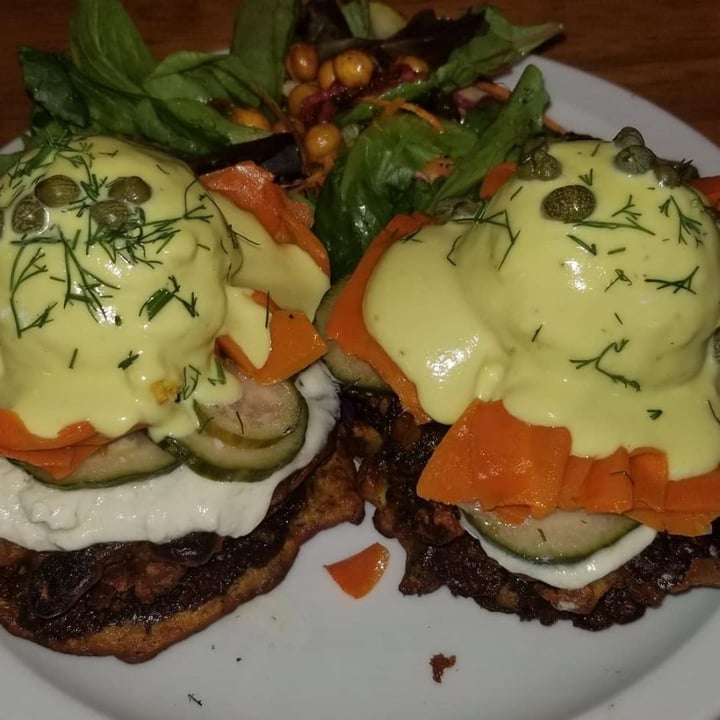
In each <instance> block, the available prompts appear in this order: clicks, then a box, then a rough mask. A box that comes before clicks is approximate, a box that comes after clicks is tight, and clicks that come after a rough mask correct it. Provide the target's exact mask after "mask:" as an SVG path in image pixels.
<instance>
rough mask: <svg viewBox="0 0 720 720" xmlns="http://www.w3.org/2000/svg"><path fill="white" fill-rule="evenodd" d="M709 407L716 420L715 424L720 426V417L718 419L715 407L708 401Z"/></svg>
mask: <svg viewBox="0 0 720 720" xmlns="http://www.w3.org/2000/svg"><path fill="white" fill-rule="evenodd" d="M707 404H708V407H709V408H710V412H711V413H712V416H713V417H714V418H715V422H716V423H717V424H718V425H720V417H718V414H717V413H716V412H715V408H714V407H713V404H712V403H711V402H710V401H709V400H708V401H707Z"/></svg>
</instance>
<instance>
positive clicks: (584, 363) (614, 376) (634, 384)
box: [570, 338, 640, 392]
mask: <svg viewBox="0 0 720 720" xmlns="http://www.w3.org/2000/svg"><path fill="white" fill-rule="evenodd" d="M628 342H629V340H628V339H627V338H623V339H622V340H620V342H611V343H609V344H608V345H607V347H605V348H604V349H603V350H602V352H601V353H600V354H599V355H596V356H595V357H592V358H588V359H585V360H579V359H578V360H573V359H571V360H570V362H571V363H572V364H573V365H574V366H575V368H576V369H577V370H582V369H583V368H585V367H588V366H592V367H594V368H595V370H597V371H598V372H599V373H602V374H603V375H605V376H606V377H608V378H610V380H612V381H613V382H614V383H621V384H622V385H623V386H625V387H626V388H632V389H633V390H635V391H636V392H640V383H639V382H638V381H637V380H631V379H629V378H627V377H625V376H624V375H621V374H620V373H614V372H611V371H609V370H606V369H605V368H603V367H601V366H600V363H601V362H602V361H603V359H604V357H605V355H606V354H607V353H608V352H610V351H611V350H612V351H613V352H616V353H621V352H622V351H623V350H624V349H625V346H626V345H627V344H628Z"/></svg>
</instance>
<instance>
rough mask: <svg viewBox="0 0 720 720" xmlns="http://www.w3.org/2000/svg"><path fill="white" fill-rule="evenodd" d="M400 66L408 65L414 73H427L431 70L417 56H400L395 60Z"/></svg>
mask: <svg viewBox="0 0 720 720" xmlns="http://www.w3.org/2000/svg"><path fill="white" fill-rule="evenodd" d="M395 62H396V63H397V64H398V65H407V67H409V68H410V69H411V70H412V71H413V72H414V73H426V72H428V71H429V70H430V66H429V65H428V64H427V63H426V62H425V61H424V60H423V59H422V58H419V57H417V56H416V55H400V57H397V58H395Z"/></svg>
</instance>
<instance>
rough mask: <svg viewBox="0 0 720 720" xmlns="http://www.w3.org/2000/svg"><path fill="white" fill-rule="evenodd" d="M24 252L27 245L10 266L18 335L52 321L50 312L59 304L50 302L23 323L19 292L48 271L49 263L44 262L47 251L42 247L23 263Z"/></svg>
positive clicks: (13, 307) (12, 302) (13, 313)
mask: <svg viewBox="0 0 720 720" xmlns="http://www.w3.org/2000/svg"><path fill="white" fill-rule="evenodd" d="M24 252H25V247H24V246H23V247H21V248H20V250H18V252H17V253H16V254H15V257H14V258H13V264H12V267H11V268H10V310H11V312H12V316H13V320H14V321H15V332H16V333H17V336H18V337H20V336H21V335H22V334H23V333H24V332H26V331H27V330H30V329H31V328H34V327H36V328H40V327H43V325H46V324H47V323H49V322H51V320H52V318H51V317H50V313H51V312H52V310H53V308H54V307H55V306H56V305H57V303H50V304H49V305H47V306H46V307H45V309H44V310H42V311H41V312H40V313H39V314H38V315H37V316H36V317H35V319H34V320H32V321H31V322H29V323H26V324H23V322H22V321H21V314H20V312H19V311H18V307H17V302H16V298H17V294H18V292H19V291H20V289H21V287H22V286H23V284H24V283H26V282H28V281H29V280H31V279H32V278H34V277H36V276H37V275H42V274H44V273H47V272H48V268H47V265H46V264H45V263H44V262H43V260H44V259H45V251H44V250H43V249H42V248H35V252H34V253H33V254H32V256H31V257H30V258H29V259H27V262H24V263H23V255H24Z"/></svg>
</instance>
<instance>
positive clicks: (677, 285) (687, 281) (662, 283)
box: [645, 265, 700, 295]
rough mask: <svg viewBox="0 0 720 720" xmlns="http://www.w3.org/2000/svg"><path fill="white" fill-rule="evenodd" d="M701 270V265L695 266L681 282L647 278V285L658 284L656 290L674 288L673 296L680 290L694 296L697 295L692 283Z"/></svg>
mask: <svg viewBox="0 0 720 720" xmlns="http://www.w3.org/2000/svg"><path fill="white" fill-rule="evenodd" d="M699 269H700V266H699V265H696V266H695V269H694V270H693V271H692V272H691V273H690V274H689V275H688V276H687V277H684V278H682V279H681V280H663V279H662V278H645V282H646V283H657V288H656V290H666V289H667V288H673V291H672V292H673V295H676V294H677V293H679V292H680V290H686V291H687V292H689V293H692V294H693V295H696V294H697V293H696V292H695V290H693V288H692V281H693V278H694V277H695V273H696V272H697V271H698V270H699Z"/></svg>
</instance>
